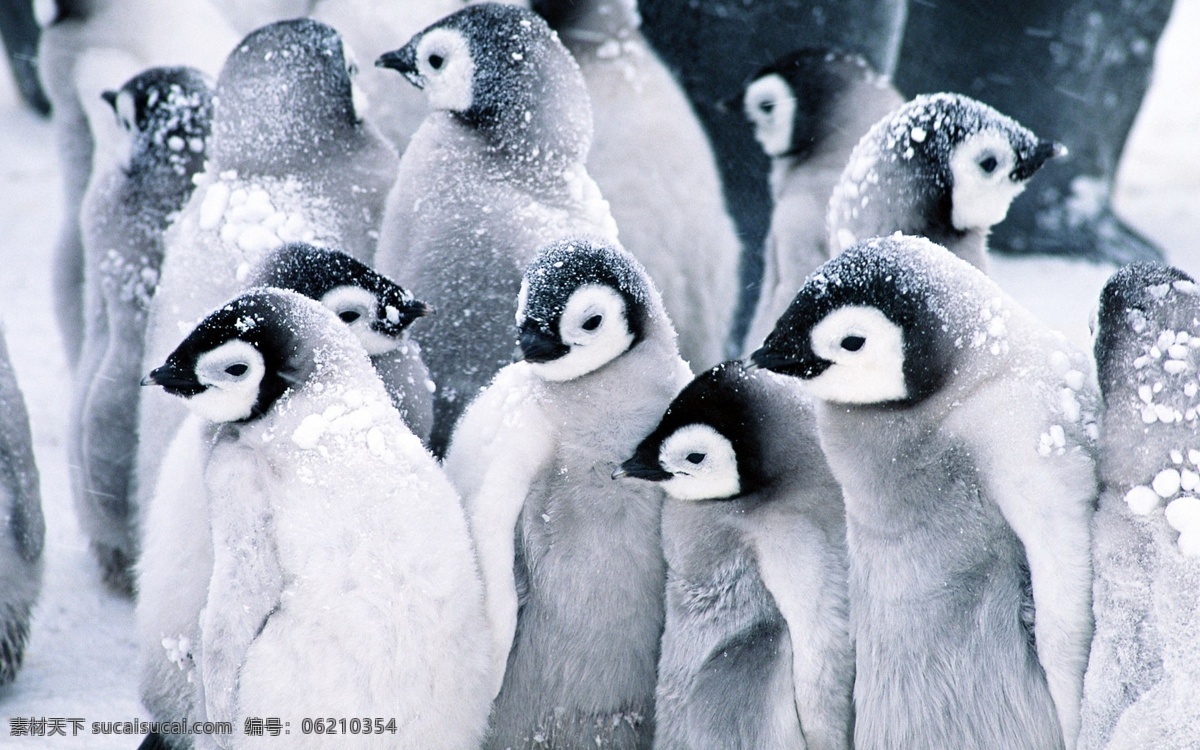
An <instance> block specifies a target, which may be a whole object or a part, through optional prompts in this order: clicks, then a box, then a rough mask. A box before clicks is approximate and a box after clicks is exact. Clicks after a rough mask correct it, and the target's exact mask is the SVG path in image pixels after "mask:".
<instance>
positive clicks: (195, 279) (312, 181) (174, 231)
mask: <svg viewBox="0 0 1200 750" xmlns="http://www.w3.org/2000/svg"><path fill="white" fill-rule="evenodd" d="M216 96H217V99H216V110H215V112H214V115H213V134H212V139H211V141H210V143H209V151H208V164H207V167H206V170H205V172H203V173H202V174H201V175H200V176H198V177H197V184H198V186H197V188H196V191H195V192H194V193H193V194H192V197H191V199H190V200H189V201H188V204H187V206H186V207H185V208H184V209H183V211H182V213H181V214H180V215H179V217H178V218H177V219H176V220H175V221H174V223H173V224H172V225H171V227H170V229H168V230H167V236H166V238H165V240H164V242H165V243H166V248H167V252H166V257H165V258H164V260H163V266H162V277H161V280H160V282H159V285H158V290H157V292H156V293H155V296H154V299H153V301H152V303H151V309H150V317H149V323H148V326H147V331H146V355H145V358H144V359H143V360H142V363H143V366H144V369H149V368H151V367H154V366H156V365H158V364H160V363H161V362H162V360H163V359H164V358H165V357H166V356H167V354H169V353H170V351H171V349H172V347H174V346H175V344H177V343H178V342H179V339H180V337H181V336H183V335H184V334H186V333H187V332H188V331H190V330H191V329H192V327H193V326H194V325H195V324H196V322H197V321H198V320H199V319H200V318H202V317H203V316H204V315H206V314H207V313H208V312H209V311H210V310H212V309H213V308H214V307H216V306H217V305H219V304H221V303H222V302H224V301H225V300H227V299H229V298H230V297H232V296H233V295H234V294H236V293H237V292H238V291H239V290H240V289H241V288H242V287H243V285H244V282H245V279H246V275H247V273H248V272H249V271H250V269H251V268H252V267H253V266H254V264H255V263H257V262H258V261H259V260H260V259H261V258H262V257H263V256H264V255H265V254H266V253H267V252H268V251H269V250H272V249H274V248H276V247H279V246H280V245H282V244H284V242H290V241H304V242H310V243H313V244H318V245H330V246H333V247H337V248H339V249H342V250H344V251H346V252H347V253H349V254H350V255H352V256H354V257H355V258H358V259H359V260H361V261H363V262H368V263H369V262H370V261H371V258H372V257H373V253H374V248H375V239H376V235H377V231H378V228H379V222H380V221H381V217H382V215H383V204H384V200H385V198H386V194H387V191H388V189H390V187H391V184H392V181H393V179H394V178H395V174H396V172H395V170H396V163H397V159H396V155H395V152H394V151H393V150H392V148H391V146H389V145H388V144H387V143H386V142H384V140H383V139H382V138H381V137H380V136H379V135H378V134H377V133H376V132H375V130H374V128H372V127H370V125H369V124H367V123H365V122H363V121H362V120H361V119H360V118H359V117H358V115H357V114H356V112H355V109H354V104H353V97H352V93H351V85H350V75H349V73H348V72H347V69H346V61H345V58H344V57H343V54H342V43H341V40H340V38H339V37H338V35H337V32H335V31H334V30H333V29H331V28H329V27H328V26H325V25H324V24H320V23H317V22H315V21H310V20H307V19H297V20H293V21H281V22H279V23H274V24H271V25H269V26H265V27H263V28H261V29H259V30H257V31H255V32H253V33H251V34H250V35H249V36H247V37H246V38H245V40H243V41H242V43H241V44H240V45H238V47H237V48H236V49H234V51H233V52H232V53H230V55H229V59H228V60H227V61H226V63H225V67H224V68H223V69H222V70H221V76H220V78H219V79H218V80H217V91H216ZM183 413H184V410H183V408H182V405H180V404H178V403H174V402H173V400H172V399H168V398H166V397H165V396H163V394H161V393H158V392H155V391H146V392H144V393H143V395H142V403H141V413H140V414H139V419H138V434H139V436H140V439H139V449H138V459H137V478H138V482H139V488H138V493H137V499H138V502H139V504H144V503H146V502H148V501H149V494H150V493H151V492H152V491H153V487H154V481H155V478H156V477H157V476H158V465H159V460H160V458H161V450H162V446H164V445H166V444H167V443H168V442H170V439H171V435H172V434H173V432H174V430H175V428H176V427H177V426H178V424H179V422H180V420H182V418H183Z"/></svg>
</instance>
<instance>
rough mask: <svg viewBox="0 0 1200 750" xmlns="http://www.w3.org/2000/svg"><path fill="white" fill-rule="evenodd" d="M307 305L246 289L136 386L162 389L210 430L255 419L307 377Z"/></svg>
mask: <svg viewBox="0 0 1200 750" xmlns="http://www.w3.org/2000/svg"><path fill="white" fill-rule="evenodd" d="M313 304H314V303H313V302H312V301H311V300H306V299H305V298H303V297H301V296H300V295H298V294H295V293H294V292H286V291H282V290H278V289H261V288H260V289H252V290H250V291H248V292H246V293H244V294H242V295H240V296H238V297H237V298H235V299H234V300H233V301H231V302H229V303H228V304H226V305H225V306H224V307H221V308H220V309H218V310H216V311H214V312H213V313H211V314H210V315H209V316H208V317H206V318H205V319H204V320H203V321H201V322H200V324H199V325H198V326H196V328H195V329H194V330H193V331H192V332H191V333H190V334H188V336H187V338H185V339H184V340H183V343H181V344H180V345H179V346H178V347H177V348H176V349H175V351H173V352H172V353H171V355H170V356H169V357H167V361H166V362H165V363H163V365H162V366H161V367H158V368H156V369H155V370H153V371H152V372H151V373H150V374H149V375H147V376H146V378H145V379H144V380H142V385H159V386H162V387H163V389H164V390H165V391H166V392H167V393H170V394H171V395H173V396H179V397H180V398H183V399H185V401H186V402H187V405H188V408H189V409H191V410H192V411H193V412H194V413H196V414H197V415H198V416H200V417H202V418H204V419H207V420H209V421H211V422H247V421H251V420H254V419H257V418H259V417H261V416H262V415H263V414H265V413H266V412H267V411H268V410H270V408H271V406H272V405H273V404H274V403H275V402H276V401H277V400H278V399H279V397H280V396H282V395H283V394H284V392H286V391H287V390H288V389H289V388H291V387H293V386H295V385H297V384H299V383H301V382H303V381H304V380H306V379H307V378H308V377H309V376H310V375H311V374H312V373H313V371H314V369H315V360H314V351H313V349H314V348H313V346H312V343H313V342H312V341H305V338H306V333H307V331H308V327H307V326H306V325H305V322H304V320H303V319H302V317H303V316H305V315H307V314H309V312H310V311H306V309H305V306H306V305H308V306H311V305H313ZM317 309H318V310H319V309H320V308H317ZM326 314H327V313H326Z"/></svg>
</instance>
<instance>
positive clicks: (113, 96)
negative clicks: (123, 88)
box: [100, 91, 117, 112]
mask: <svg viewBox="0 0 1200 750" xmlns="http://www.w3.org/2000/svg"><path fill="white" fill-rule="evenodd" d="M100 98H101V99H103V100H104V101H106V102H108V106H110V107H112V108H113V112H116V111H117V92H115V91H105V92H103V93H102V94H100Z"/></svg>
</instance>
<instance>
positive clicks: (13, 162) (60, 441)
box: [0, 0, 1200, 748]
mask: <svg viewBox="0 0 1200 750" xmlns="http://www.w3.org/2000/svg"><path fill="white" fill-rule="evenodd" d="M1197 47H1200V0H1177V2H1176V7H1175V17H1174V18H1173V20H1172V23H1171V25H1170V26H1169V27H1168V28H1167V32H1166V35H1165V36H1164V37H1163V40H1162V44H1161V46H1160V48H1159V56H1158V60H1159V62H1158V71H1157V77H1156V80H1155V84H1154V88H1152V90H1151V92H1150V95H1149V97H1148V99H1147V100H1146V104H1145V106H1144V107H1143V110H1142V113H1141V117H1140V119H1139V120H1138V124H1137V126H1136V129H1135V132H1134V135H1133V138H1132V140H1131V141H1130V143H1129V146H1128V149H1127V151H1126V156H1125V161H1124V162H1123V164H1122V168H1121V175H1120V182H1119V185H1118V191H1117V196H1116V203H1117V207H1118V209H1119V210H1120V212H1121V213H1122V214H1123V215H1124V216H1125V217H1126V218H1128V219H1129V220H1130V221H1131V222H1132V223H1133V224H1134V225H1135V226H1136V227H1137V228H1138V229H1140V230H1141V231H1143V232H1145V233H1146V234H1147V235H1149V236H1150V237H1151V238H1153V239H1155V240H1157V241H1158V242H1160V243H1161V244H1162V245H1163V247H1165V248H1166V249H1167V252H1168V256H1169V258H1170V260H1171V261H1172V262H1173V263H1175V264H1176V265H1179V266H1181V267H1182V268H1184V269H1185V270H1187V271H1188V272H1190V273H1192V274H1193V275H1196V274H1200V137H1197V134H1200V97H1198V96H1197V95H1196V94H1197V92H1200V65H1197V64H1196V62H1195V58H1194V52H1193V51H1194V50H1195V49H1196V48H1197ZM59 210H60V199H59V184H58V170H57V164H56V162H55V157H54V149H53V144H52V138H51V133H50V127H49V125H48V124H47V123H45V122H44V121H42V120H39V119H38V118H36V117H35V116H34V115H32V114H30V113H28V112H27V111H26V110H24V109H22V108H21V107H20V106H18V104H17V101H16V94H15V91H14V89H13V86H12V84H11V82H10V81H9V79H8V77H7V74H6V73H5V74H3V75H0V319H3V321H4V323H5V330H6V335H7V337H8V344H9V348H10V351H11V353H12V357H13V361H14V365H15V367H16V370H17V375H18V377H19V379H20V381H21V385H22V387H23V389H24V392H25V398H26V401H27V403H28V406H29V411H30V415H31V419H32V422H33V433H34V441H35V450H36V453H37V460H38V464H39V466H40V469H41V478H42V502H43V507H44V510H45V514H46V537H47V538H46V552H45V556H46V577H45V586H44V589H43V592H42V598H41V602H40V605H39V607H38V609H37V611H36V616H35V619H34V623H33V635H32V642H31V644H30V647H29V650H28V654H27V657H26V661H25V667H24V669H23V671H22V672H21V674H20V676H19V677H18V678H17V680H16V682H15V684H13V685H12V686H10V687H9V688H8V689H7V690H3V691H0V746H3V747H13V748H37V747H56V748H60V747H87V748H134V747H136V746H137V743H138V740H137V739H135V738H133V737H116V736H92V735H91V734H90V728H91V722H93V721H124V720H131V719H134V718H138V717H141V718H146V714H145V711H144V710H143V709H142V707H141V706H140V704H139V702H138V697H137V671H136V664H135V661H136V649H135V646H134V641H133V637H132V630H133V606H132V605H131V604H130V603H129V602H127V601H124V600H121V599H119V598H116V597H114V596H112V595H110V594H108V593H107V592H106V591H105V590H104V588H103V587H102V586H101V584H100V582H99V580H98V577H97V574H96V571H95V567H94V566H93V564H92V559H91V557H90V556H89V554H88V551H87V545H86V542H85V541H84V538H83V535H82V534H81V532H80V530H79V527H78V524H77V523H76V520H75V515H74V512H73V509H72V507H71V501H70V498H69V495H68V488H67V471H66V458H65V450H64V442H65V438H64V436H65V425H66V417H67V407H68V402H69V395H70V388H69V386H70V383H69V379H68V377H67V374H66V369H65V365H64V361H63V356H62V352H61V347H60V342H59V339H58V334H57V331H56V329H55V325H54V316H53V313H52V310H51V305H50V271H49V269H50V256H51V247H52V245H53V240H54V233H55V230H56V228H57V226H58V216H59ZM1110 270H1111V269H1108V268H1099V267H1089V266H1079V265H1077V264H1070V263H1065V262H1061V261H1050V260H1039V261H1028V260H1022V261H1015V260H1001V261H997V263H996V264H995V275H996V276H997V277H998V278H999V279H1000V281H1001V283H1002V284H1004V285H1005V286H1006V287H1007V288H1008V289H1009V290H1010V291H1012V292H1013V293H1014V294H1015V295H1016V296H1017V297H1018V298H1019V299H1021V300H1022V301H1023V302H1025V303H1026V304H1027V305H1029V306H1030V307H1031V308H1032V309H1034V311H1035V312H1037V313H1038V314H1040V315H1041V316H1042V317H1043V318H1045V319H1047V320H1049V321H1051V322H1053V323H1054V324H1055V325H1057V326H1059V327H1061V328H1063V329H1064V330H1065V331H1067V332H1068V334H1069V335H1070V336H1071V337H1072V338H1074V339H1076V340H1077V341H1081V342H1082V341H1085V340H1086V336H1087V329H1086V325H1087V318H1088V314H1089V312H1090V311H1091V309H1092V308H1093V307H1094V305H1095V299H1096V294H1097V292H1098V291H1099V289H1100V287H1101V286H1102V284H1103V283H1104V280H1105V279H1106V278H1107V276H1108V274H1109V272H1110ZM14 717H25V718H30V717H35V718H42V717H46V718H49V717H59V718H64V719H68V718H81V719H83V720H85V722H86V724H85V725H84V733H86V734H81V736H80V737H76V738H70V737H67V738H54V739H48V738H29V737H22V738H16V737H10V736H9V734H10V725H9V719H11V718H14ZM67 727H68V728H67V733H68V735H69V734H70V724H68V725H67Z"/></svg>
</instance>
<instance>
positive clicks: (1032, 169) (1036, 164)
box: [1013, 141, 1067, 182]
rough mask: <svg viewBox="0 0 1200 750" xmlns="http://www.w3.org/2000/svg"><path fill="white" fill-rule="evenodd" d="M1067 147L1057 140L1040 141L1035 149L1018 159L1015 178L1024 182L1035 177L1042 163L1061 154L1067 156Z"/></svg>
mask: <svg viewBox="0 0 1200 750" xmlns="http://www.w3.org/2000/svg"><path fill="white" fill-rule="evenodd" d="M1066 154H1067V147H1066V146H1064V145H1062V144H1061V143H1058V142H1056V141H1038V144H1037V146H1034V148H1033V151H1032V152H1031V153H1029V154H1027V155H1025V156H1024V157H1022V158H1021V159H1018V161H1017V166H1016V168H1015V169H1013V178H1015V179H1016V180H1017V181H1018V182H1023V181H1025V180H1028V179H1029V178H1030V177H1033V175H1034V174H1036V173H1037V171H1038V170H1039V169H1041V168H1042V165H1043V164H1045V163H1046V162H1048V161H1050V160H1051V159H1054V158H1057V157H1059V156H1066Z"/></svg>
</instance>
